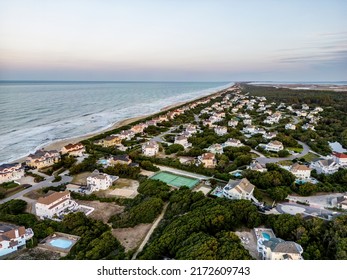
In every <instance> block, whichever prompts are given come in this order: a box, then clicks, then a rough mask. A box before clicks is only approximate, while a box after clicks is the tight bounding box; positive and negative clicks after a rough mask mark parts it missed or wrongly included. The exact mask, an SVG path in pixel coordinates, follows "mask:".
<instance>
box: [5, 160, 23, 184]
mask: <svg viewBox="0 0 347 280" xmlns="http://www.w3.org/2000/svg"><path fill="white" fill-rule="evenodd" d="M23 176H24V168H23V167H22V165H21V164H20V163H18V162H16V163H8V164H2V165H0V184H2V183H5V182H10V181H15V180H19V179H20V178H22V177H23Z"/></svg>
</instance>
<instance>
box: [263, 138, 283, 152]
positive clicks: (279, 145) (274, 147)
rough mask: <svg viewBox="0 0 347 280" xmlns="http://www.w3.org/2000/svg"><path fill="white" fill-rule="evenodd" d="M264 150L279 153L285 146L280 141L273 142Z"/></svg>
mask: <svg viewBox="0 0 347 280" xmlns="http://www.w3.org/2000/svg"><path fill="white" fill-rule="evenodd" d="M264 149H265V150H266V151H271V152H279V151H281V150H283V149H284V147H283V144H282V143H281V142H280V141H271V142H269V143H268V144H266V145H265V147H264Z"/></svg>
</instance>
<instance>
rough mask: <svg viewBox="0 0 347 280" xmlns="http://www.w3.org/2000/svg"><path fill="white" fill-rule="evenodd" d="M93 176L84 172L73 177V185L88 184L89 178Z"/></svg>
mask: <svg viewBox="0 0 347 280" xmlns="http://www.w3.org/2000/svg"><path fill="white" fill-rule="evenodd" d="M90 174H92V173H91V172H83V173H79V174H77V175H74V176H73V179H72V181H71V183H72V184H77V185H85V184H86V183H87V177H89V176H90Z"/></svg>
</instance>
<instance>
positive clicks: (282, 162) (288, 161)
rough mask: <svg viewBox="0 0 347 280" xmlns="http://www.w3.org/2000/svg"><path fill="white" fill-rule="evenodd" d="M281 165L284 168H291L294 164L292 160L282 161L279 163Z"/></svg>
mask: <svg viewBox="0 0 347 280" xmlns="http://www.w3.org/2000/svg"><path fill="white" fill-rule="evenodd" d="M278 163H279V164H280V165H284V166H289V165H292V164H293V162H292V161H291V160H282V161H279V162H278Z"/></svg>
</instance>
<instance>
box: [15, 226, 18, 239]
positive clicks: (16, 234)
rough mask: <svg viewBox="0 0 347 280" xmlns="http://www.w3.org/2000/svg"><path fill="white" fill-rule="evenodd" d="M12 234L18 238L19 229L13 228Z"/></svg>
mask: <svg viewBox="0 0 347 280" xmlns="http://www.w3.org/2000/svg"><path fill="white" fill-rule="evenodd" d="M14 235H15V236H16V238H18V237H19V231H18V229H17V228H16V229H15V230H14Z"/></svg>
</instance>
